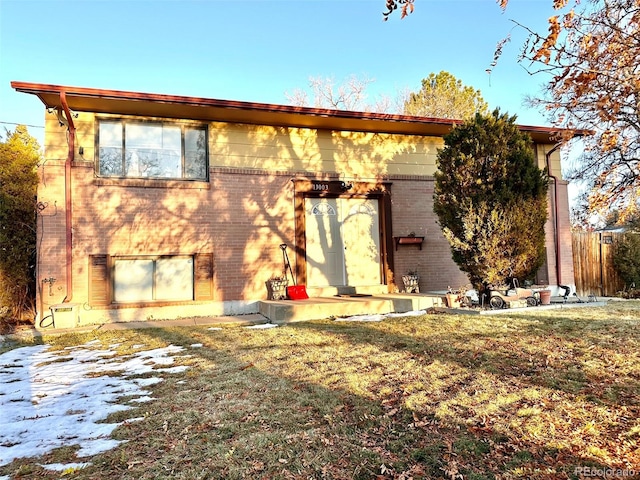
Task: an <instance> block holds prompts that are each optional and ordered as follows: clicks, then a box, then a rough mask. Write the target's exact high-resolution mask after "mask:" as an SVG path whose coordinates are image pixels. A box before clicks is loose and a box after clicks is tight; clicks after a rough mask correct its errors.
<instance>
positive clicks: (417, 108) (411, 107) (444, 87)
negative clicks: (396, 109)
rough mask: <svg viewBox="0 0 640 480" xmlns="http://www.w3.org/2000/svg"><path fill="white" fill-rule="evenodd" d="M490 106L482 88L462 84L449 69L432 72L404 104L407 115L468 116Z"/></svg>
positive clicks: (485, 109)
mask: <svg viewBox="0 0 640 480" xmlns="http://www.w3.org/2000/svg"><path fill="white" fill-rule="evenodd" d="M488 109H489V107H488V106H487V102H485V101H484V99H483V98H482V95H481V93H480V90H475V89H474V88H473V87H469V86H467V85H463V84H462V82H461V81H460V80H458V79H457V78H456V77H454V76H453V75H451V74H450V73H449V72H445V71H442V72H440V73H438V74H437V75H436V74H435V73H430V74H429V76H428V77H427V78H425V79H423V80H422V88H420V90H418V91H417V92H416V93H411V94H410V95H409V98H407V100H406V102H405V104H404V113H405V114H406V115H415V116H421V117H435V118H453V119H460V120H463V119H467V118H470V117H472V116H473V115H475V114H476V113H482V114H486V113H488Z"/></svg>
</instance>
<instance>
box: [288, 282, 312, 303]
mask: <svg viewBox="0 0 640 480" xmlns="http://www.w3.org/2000/svg"><path fill="white" fill-rule="evenodd" d="M287 297H289V300H304V299H306V298H309V295H307V287H306V286H305V285H291V286H290V287H287Z"/></svg>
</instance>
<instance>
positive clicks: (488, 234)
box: [434, 110, 548, 292]
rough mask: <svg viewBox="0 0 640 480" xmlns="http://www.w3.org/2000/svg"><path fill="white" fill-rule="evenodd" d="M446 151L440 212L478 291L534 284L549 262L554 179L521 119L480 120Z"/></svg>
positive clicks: (439, 177)
mask: <svg viewBox="0 0 640 480" xmlns="http://www.w3.org/2000/svg"><path fill="white" fill-rule="evenodd" d="M444 140H445V146H444V148H443V149H442V150H440V151H439V152H438V160H437V165H438V172H437V173H436V176H435V177H436V184H435V195H434V211H435V213H436V214H437V216H438V220H439V223H440V225H441V226H442V229H443V233H444V236H445V237H446V238H447V240H448V241H449V244H450V246H451V253H452V257H453V260H454V261H455V262H456V263H457V264H458V266H459V267H460V269H461V270H462V271H463V272H465V273H467V275H468V277H469V280H470V281H471V283H472V284H473V286H474V288H476V289H478V291H480V292H483V291H485V290H486V289H487V288H488V286H489V284H508V283H509V282H510V280H511V279H512V278H518V279H521V280H524V279H529V278H531V277H532V276H533V275H534V274H535V272H536V270H537V269H538V268H539V267H540V266H541V265H542V263H543V262H544V243H545V232H544V226H545V222H546V220H547V190H548V177H547V174H546V172H544V171H543V170H541V169H540V168H538V166H537V164H536V161H535V155H534V152H533V148H532V142H531V138H530V137H529V136H528V135H527V134H524V133H522V132H521V131H520V129H519V128H518V126H517V125H516V124H515V117H509V116H507V115H506V114H500V112H499V111H498V110H495V111H494V112H493V113H492V114H491V115H486V116H485V115H480V114H477V115H476V116H475V117H474V118H473V119H471V120H468V121H467V122H465V123H463V124H461V125H459V126H457V127H455V128H453V129H452V130H451V132H450V133H449V134H447V135H445V137H444Z"/></svg>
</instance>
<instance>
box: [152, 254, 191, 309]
mask: <svg viewBox="0 0 640 480" xmlns="http://www.w3.org/2000/svg"><path fill="white" fill-rule="evenodd" d="M156 300H193V258H191V257H171V258H159V259H158V260H156Z"/></svg>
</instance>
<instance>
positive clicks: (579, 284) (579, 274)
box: [572, 232, 625, 297]
mask: <svg viewBox="0 0 640 480" xmlns="http://www.w3.org/2000/svg"><path fill="white" fill-rule="evenodd" d="M624 235H625V234H624V233H617V232H616V233H614V232H573V234H572V241H573V269H574V275H575V279H576V292H577V294H578V295H579V296H583V295H590V294H594V295H596V296H603V297H608V296H614V295H615V294H616V293H617V292H619V291H620V290H622V289H623V288H624V281H623V280H622V279H621V278H620V276H619V275H618V273H617V272H616V270H615V268H614V267H613V249H614V245H615V243H616V241H618V240H619V239H620V238H622V237H623V236H624Z"/></svg>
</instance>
